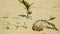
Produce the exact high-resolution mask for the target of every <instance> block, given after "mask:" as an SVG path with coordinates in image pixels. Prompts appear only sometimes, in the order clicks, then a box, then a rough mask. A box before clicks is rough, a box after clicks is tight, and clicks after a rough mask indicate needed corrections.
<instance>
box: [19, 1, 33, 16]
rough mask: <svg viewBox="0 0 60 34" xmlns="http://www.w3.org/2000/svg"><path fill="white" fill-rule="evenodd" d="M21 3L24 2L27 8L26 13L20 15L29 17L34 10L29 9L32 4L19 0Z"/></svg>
mask: <svg viewBox="0 0 60 34" xmlns="http://www.w3.org/2000/svg"><path fill="white" fill-rule="evenodd" d="M18 1H19V2H20V3H22V4H23V5H24V6H25V8H26V11H27V12H26V15H19V16H22V17H28V15H29V14H31V13H32V12H30V11H29V9H30V7H31V5H32V4H29V3H28V2H26V1H25V0H18Z"/></svg>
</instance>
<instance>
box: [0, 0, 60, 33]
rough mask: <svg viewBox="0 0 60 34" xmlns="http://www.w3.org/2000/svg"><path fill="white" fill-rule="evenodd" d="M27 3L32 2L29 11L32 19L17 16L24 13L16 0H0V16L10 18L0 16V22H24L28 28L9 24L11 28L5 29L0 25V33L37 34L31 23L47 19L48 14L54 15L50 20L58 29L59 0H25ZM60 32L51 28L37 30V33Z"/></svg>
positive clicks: (59, 17)
mask: <svg viewBox="0 0 60 34" xmlns="http://www.w3.org/2000/svg"><path fill="white" fill-rule="evenodd" d="M26 1H27V2H29V3H34V4H33V5H32V6H31V9H30V11H31V12H32V14H31V15H30V16H32V20H30V19H26V18H25V17H20V16H18V15H19V14H26V13H25V11H26V10H25V9H24V7H23V5H22V4H21V3H19V2H18V0H0V17H5V16H8V17H10V18H7V19H4V18H0V23H1V22H9V23H14V24H15V23H16V22H19V23H20V24H23V23H24V22H26V25H27V27H28V29H25V28H23V27H19V28H18V29H15V27H12V26H10V27H11V28H12V29H9V30H6V29H4V28H2V26H0V34H37V32H36V31H33V30H32V29H31V28H32V24H33V23H34V22H35V21H36V20H38V19H49V16H50V15H52V16H55V17H56V19H55V20H53V21H51V22H52V23H54V24H55V25H56V27H57V28H58V29H59V30H60V0H26ZM44 32H45V33H46V34H60V31H55V30H51V29H46V28H44V30H43V31H41V32H38V34H43V33H44Z"/></svg>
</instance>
